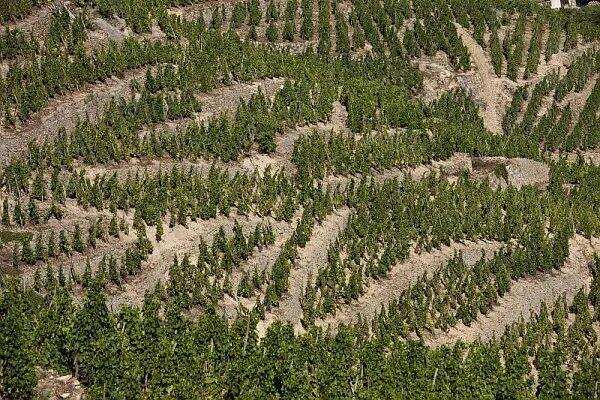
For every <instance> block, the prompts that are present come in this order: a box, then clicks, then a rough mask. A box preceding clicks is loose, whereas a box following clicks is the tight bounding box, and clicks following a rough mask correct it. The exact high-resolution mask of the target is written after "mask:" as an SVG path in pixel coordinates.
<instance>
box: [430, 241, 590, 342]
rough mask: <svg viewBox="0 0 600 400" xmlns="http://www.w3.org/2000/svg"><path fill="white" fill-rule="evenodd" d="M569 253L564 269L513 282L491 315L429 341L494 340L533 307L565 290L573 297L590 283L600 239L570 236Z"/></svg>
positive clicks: (524, 317)
mask: <svg viewBox="0 0 600 400" xmlns="http://www.w3.org/2000/svg"><path fill="white" fill-rule="evenodd" d="M569 244H570V249H569V257H568V259H567V261H566V262H565V265H564V266H563V267H562V268H561V269H560V271H555V272H552V273H546V274H540V275H536V276H532V277H527V278H523V279H519V280H518V281H516V282H512V286H511V288H510V291H509V292H508V293H507V294H506V295H505V296H504V297H502V298H501V299H500V300H499V302H498V304H497V305H496V306H495V307H494V308H493V309H492V311H491V312H489V313H488V315H480V316H479V317H478V318H477V320H476V321H475V322H473V324H471V325H470V326H466V325H464V324H462V323H460V324H458V325H457V326H455V327H452V328H450V330H449V331H448V332H440V333H438V334H436V335H434V336H433V337H431V338H430V339H428V340H427V343H428V344H429V345H431V346H433V347H438V346H441V345H445V344H451V343H454V342H456V341H458V340H463V341H466V342H471V341H474V340H477V339H481V340H484V341H487V340H490V339H491V338H492V337H494V336H499V335H501V334H502V333H503V332H504V330H505V328H506V327H507V326H508V325H510V324H512V323H514V322H518V321H519V320H520V319H521V318H523V319H524V320H525V321H527V320H529V318H530V315H531V310H533V311H535V312H538V311H539V309H540V307H541V304H542V302H544V303H546V304H547V305H548V306H551V305H552V304H553V303H554V301H555V300H556V298H558V297H559V296H560V295H562V294H563V293H564V294H565V295H566V297H567V301H568V302H569V301H571V300H572V299H573V297H574V296H575V294H576V293H577V292H578V291H579V289H581V288H582V287H589V285H590V283H591V275H590V272H589V269H588V267H587V263H588V262H589V261H590V260H591V258H592V255H593V254H594V253H595V252H597V251H599V250H600V240H599V239H596V238H594V239H592V241H589V240H587V239H586V238H584V237H582V236H579V235H576V236H575V237H574V238H572V239H571V240H570V243H569Z"/></svg>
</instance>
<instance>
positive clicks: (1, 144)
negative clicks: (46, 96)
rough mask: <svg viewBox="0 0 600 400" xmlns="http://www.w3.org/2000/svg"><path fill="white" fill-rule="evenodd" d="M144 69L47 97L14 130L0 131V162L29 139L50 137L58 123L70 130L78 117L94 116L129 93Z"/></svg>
mask: <svg viewBox="0 0 600 400" xmlns="http://www.w3.org/2000/svg"><path fill="white" fill-rule="evenodd" d="M145 72H146V69H145V68H140V69H137V70H132V71H127V72H126V73H125V75H124V77H123V78H116V77H113V78H109V79H107V80H106V81H105V82H100V83H94V84H90V85H86V86H85V87H83V88H82V89H80V90H79V91H77V92H75V93H67V94H65V95H59V96H57V97H55V98H53V99H51V100H50V101H49V104H48V106H46V107H44V108H43V109H42V110H40V111H38V112H36V113H35V114H34V115H33V117H32V118H30V119H29V120H28V121H27V122H26V123H25V124H24V125H23V126H21V127H19V128H18V129H17V130H16V131H4V132H0V139H1V140H0V160H1V162H2V163H3V164H6V163H8V162H10V161H11V160H12V159H13V158H15V157H17V156H19V155H20V154H22V153H23V152H24V151H25V150H26V149H27V144H28V143H29V141H31V140H37V141H42V140H45V139H48V138H51V137H54V136H56V135H57V133H58V131H59V129H60V128H61V127H64V128H65V129H66V130H67V132H70V131H71V130H72V129H73V128H74V127H75V125H76V123H77V120H78V119H85V118H86V117H89V118H90V120H91V121H95V120H97V119H98V117H99V116H100V115H101V112H102V110H103V109H104V107H105V106H106V104H108V103H109V102H110V100H111V99H113V98H115V97H124V96H127V95H128V94H129V93H131V88H130V84H131V82H132V81H133V80H134V79H137V80H140V79H141V78H143V77H144V75H145Z"/></svg>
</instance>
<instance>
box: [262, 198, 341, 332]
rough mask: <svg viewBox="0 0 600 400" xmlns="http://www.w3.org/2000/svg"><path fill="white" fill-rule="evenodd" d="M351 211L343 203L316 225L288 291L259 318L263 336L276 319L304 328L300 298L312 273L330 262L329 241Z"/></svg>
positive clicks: (292, 272)
mask: <svg viewBox="0 0 600 400" xmlns="http://www.w3.org/2000/svg"><path fill="white" fill-rule="evenodd" d="M349 215H350V209H349V208H347V207H343V208H341V209H338V210H336V211H334V212H333V213H332V214H330V215H328V216H327V217H326V218H325V220H324V221H323V222H321V223H320V224H319V223H317V224H316V225H315V227H314V229H313V232H312V235H311V237H310V240H309V241H308V243H307V244H306V246H305V247H304V248H300V249H299V254H298V259H297V261H296V263H295V265H294V266H293V267H292V271H291V273H290V276H289V278H288V281H289V289H288V292H287V293H286V294H285V295H284V296H283V298H282V299H281V300H280V302H279V306H278V307H276V308H275V309H273V310H271V311H269V312H267V314H266V317H265V319H264V320H261V321H259V323H258V326H257V329H258V332H259V336H261V337H262V336H264V335H265V333H266V331H267V328H268V327H269V326H270V325H271V324H272V323H273V322H275V321H285V322H289V323H291V324H292V325H293V326H294V330H295V331H296V332H301V331H302V326H301V324H300V319H301V317H302V307H301V305H300V299H301V297H302V295H303V292H304V290H305V289H306V286H307V283H308V279H309V276H312V277H313V278H312V279H314V278H315V276H316V273H317V270H318V267H319V266H321V265H324V264H325V263H326V262H327V250H328V249H329V245H330V244H331V243H332V242H333V241H334V240H335V238H336V237H337V235H338V234H339V233H340V232H341V231H342V230H343V229H344V227H345V226H346V223H347V222H348V216H349Z"/></svg>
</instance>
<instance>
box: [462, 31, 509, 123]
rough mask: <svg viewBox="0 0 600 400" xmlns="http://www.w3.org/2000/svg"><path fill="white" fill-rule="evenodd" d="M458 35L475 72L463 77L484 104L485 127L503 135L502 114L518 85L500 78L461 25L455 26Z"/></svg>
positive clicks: (484, 53) (484, 54)
mask: <svg viewBox="0 0 600 400" xmlns="http://www.w3.org/2000/svg"><path fill="white" fill-rule="evenodd" d="M455 26H456V30H457V32H458V35H459V36H460V38H461V39H462V41H463V43H464V45H465V46H466V47H467V49H468V50H469V53H470V54H471V62H472V65H473V69H474V72H467V73H465V74H463V77H466V78H469V80H471V82H469V86H472V87H473V88H474V89H475V90H474V93H473V95H474V97H475V98H476V99H477V100H480V101H481V102H482V103H483V107H482V109H481V116H482V118H483V123H484V125H485V127H486V128H487V129H488V130H490V131H492V132H494V133H502V113H503V110H504V109H505V108H506V105H507V104H509V103H510V100H511V97H512V95H511V93H510V90H511V88H512V87H514V86H516V84H515V83H514V82H512V81H510V80H509V79H508V78H499V77H497V76H496V73H495V72H494V70H493V69H492V60H491V58H490V56H489V55H488V54H487V53H486V52H485V51H484V50H483V48H482V47H481V46H480V45H479V43H477V42H476V41H475V39H473V36H472V35H471V34H470V33H469V32H468V31H467V30H466V29H464V28H463V27H462V26H460V25H459V24H455Z"/></svg>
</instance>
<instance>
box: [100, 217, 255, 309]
mask: <svg viewBox="0 0 600 400" xmlns="http://www.w3.org/2000/svg"><path fill="white" fill-rule="evenodd" d="M236 220H237V221H238V222H239V223H240V225H242V227H243V228H244V231H245V232H248V231H249V230H250V229H254V228H255V227H256V225H257V224H258V223H260V222H264V219H263V218H261V217H259V216H257V215H256V214H251V215H248V216H242V215H238V214H234V213H232V214H231V215H230V216H228V217H227V216H224V215H222V214H219V215H218V216H217V217H216V218H212V219H209V220H206V221H203V220H197V221H196V222H193V221H188V226H187V228H186V227H184V226H181V225H177V226H176V227H175V228H173V229H172V230H171V231H168V232H167V233H166V234H165V235H163V238H162V240H161V241H160V242H159V243H156V241H155V240H154V235H155V228H150V229H148V238H149V239H150V240H151V241H152V244H153V246H154V251H153V252H152V254H151V255H150V256H149V257H148V261H146V262H145V263H143V265H142V272H141V273H140V274H138V275H137V276H135V277H133V278H132V279H130V280H129V281H127V282H125V283H124V284H123V285H122V287H121V288H120V291H119V292H118V293H116V294H114V295H112V296H109V300H108V304H109V306H110V307H112V308H113V309H117V308H118V307H120V306H122V305H124V304H130V305H136V304H137V305H139V304H141V303H142V301H143V299H144V294H145V293H146V291H147V290H149V289H153V288H154V287H155V286H156V284H157V283H158V282H162V283H165V282H167V280H168V279H169V267H170V265H171V263H172V262H173V258H174V257H175V255H177V256H178V257H179V258H180V259H181V257H183V255H184V254H186V253H189V254H190V256H191V259H192V261H194V260H195V258H194V256H195V255H196V252H197V249H198V244H199V243H200V239H201V238H202V239H204V241H205V242H206V243H208V244H210V243H212V239H213V237H214V235H215V234H216V233H217V232H218V231H219V228H220V227H221V226H223V227H224V228H225V230H226V232H231V230H232V228H233V226H234V223H235V221H236Z"/></svg>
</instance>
